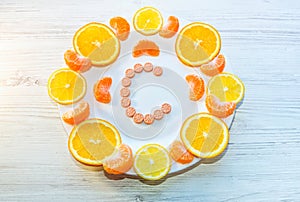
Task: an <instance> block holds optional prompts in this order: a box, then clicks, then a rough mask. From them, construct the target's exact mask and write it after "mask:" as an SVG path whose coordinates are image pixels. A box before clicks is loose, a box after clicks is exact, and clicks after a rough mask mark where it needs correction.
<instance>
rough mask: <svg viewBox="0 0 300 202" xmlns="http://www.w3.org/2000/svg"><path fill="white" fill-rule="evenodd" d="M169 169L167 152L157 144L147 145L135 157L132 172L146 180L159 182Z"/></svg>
mask: <svg viewBox="0 0 300 202" xmlns="http://www.w3.org/2000/svg"><path fill="white" fill-rule="evenodd" d="M170 168H171V159H170V156H169V153H168V151H167V150H166V149H165V148H164V147H163V146H161V145H159V144H147V145H144V146H143V147H141V148H140V149H139V150H138V151H137V152H136V155H135V159H134V170H135V172H136V173H137V174H138V175H139V176H140V177H142V178H144V179H146V180H159V179H161V178H163V177H164V176H166V175H167V174H168V172H169V170H170Z"/></svg>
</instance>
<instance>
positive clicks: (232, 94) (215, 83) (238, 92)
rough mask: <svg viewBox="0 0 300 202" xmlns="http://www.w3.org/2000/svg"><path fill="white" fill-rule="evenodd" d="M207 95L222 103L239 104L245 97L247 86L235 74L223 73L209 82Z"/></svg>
mask: <svg viewBox="0 0 300 202" xmlns="http://www.w3.org/2000/svg"><path fill="white" fill-rule="evenodd" d="M207 94H208V95H209V94H213V95H215V96H216V97H217V98H219V99H220V101H221V102H235V103H238V102H240V101H241V100H242V99H243V97H244V94H245V86H244V84H243V82H242V81H241V80H240V79H239V78H238V77H237V76H235V75H234V74H231V73H226V72H223V73H221V74H217V75H216V76H214V77H212V78H211V79H210V80H209V81H208V84H207Z"/></svg>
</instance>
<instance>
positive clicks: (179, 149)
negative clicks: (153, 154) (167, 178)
mask: <svg viewBox="0 0 300 202" xmlns="http://www.w3.org/2000/svg"><path fill="white" fill-rule="evenodd" d="M170 156H171V157H172V159H173V160H174V161H176V162H178V163H181V164H187V163H191V162H192V161H193V160H194V155H193V154H191V153H190V152H189V151H187V149H186V148H185V146H184V145H183V143H182V142H180V141H178V140H175V141H174V142H173V143H172V144H171V147H170Z"/></svg>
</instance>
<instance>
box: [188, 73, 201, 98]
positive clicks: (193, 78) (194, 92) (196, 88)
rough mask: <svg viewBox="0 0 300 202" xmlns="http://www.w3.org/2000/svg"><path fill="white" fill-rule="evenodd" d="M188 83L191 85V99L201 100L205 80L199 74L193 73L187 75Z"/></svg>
mask: <svg viewBox="0 0 300 202" xmlns="http://www.w3.org/2000/svg"><path fill="white" fill-rule="evenodd" d="M185 80H186V81H187V83H188V85H189V86H190V99H191V100H193V101H197V100H200V99H201V98H202V96H203V95H204V92H205V88H204V81H203V79H202V78H200V77H198V76H197V75H194V74H191V75H187V76H186V77H185Z"/></svg>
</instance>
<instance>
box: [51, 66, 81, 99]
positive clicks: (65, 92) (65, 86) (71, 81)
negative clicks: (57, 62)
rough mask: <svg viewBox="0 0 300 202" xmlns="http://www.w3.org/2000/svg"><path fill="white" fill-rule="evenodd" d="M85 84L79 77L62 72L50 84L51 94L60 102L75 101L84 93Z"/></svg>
mask: <svg viewBox="0 0 300 202" xmlns="http://www.w3.org/2000/svg"><path fill="white" fill-rule="evenodd" d="M84 86H85V83H84V81H83V80H82V79H78V75H76V74H75V73H71V72H69V71H68V72H63V71H62V72H60V73H58V74H56V75H55V78H53V80H52V82H51V83H50V89H51V94H52V95H53V96H54V97H56V98H58V99H59V100H73V98H77V97H78V96H79V95H81V93H82V89H83V88H84Z"/></svg>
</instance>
